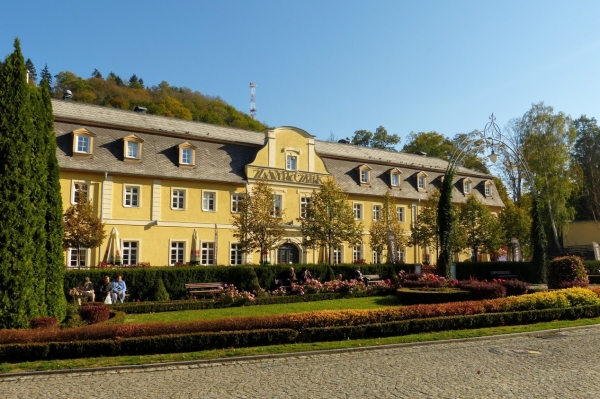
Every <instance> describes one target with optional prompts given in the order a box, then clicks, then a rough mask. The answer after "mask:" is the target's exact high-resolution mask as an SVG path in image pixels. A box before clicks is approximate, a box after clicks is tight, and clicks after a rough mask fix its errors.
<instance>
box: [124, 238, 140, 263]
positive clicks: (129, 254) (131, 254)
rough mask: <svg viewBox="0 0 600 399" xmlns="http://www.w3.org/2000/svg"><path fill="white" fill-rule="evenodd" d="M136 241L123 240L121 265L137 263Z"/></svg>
mask: <svg viewBox="0 0 600 399" xmlns="http://www.w3.org/2000/svg"><path fill="white" fill-rule="evenodd" d="M138 244H139V243H138V242H137V241H123V255H122V256H121V259H122V260H123V265H137V263H138V247H139V245H138Z"/></svg>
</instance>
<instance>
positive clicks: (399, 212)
mask: <svg viewBox="0 0 600 399" xmlns="http://www.w3.org/2000/svg"><path fill="white" fill-rule="evenodd" d="M396 218H397V220H398V222H400V223H404V222H405V221H406V207H404V206H397V207H396Z"/></svg>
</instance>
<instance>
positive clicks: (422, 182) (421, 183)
mask: <svg viewBox="0 0 600 399" xmlns="http://www.w3.org/2000/svg"><path fill="white" fill-rule="evenodd" d="M418 188H419V190H425V189H426V188H427V177H425V176H419V177H418Z"/></svg>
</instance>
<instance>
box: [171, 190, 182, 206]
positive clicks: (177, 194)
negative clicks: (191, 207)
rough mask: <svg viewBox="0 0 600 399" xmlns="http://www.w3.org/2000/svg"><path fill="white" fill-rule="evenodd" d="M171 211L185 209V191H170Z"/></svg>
mask: <svg viewBox="0 0 600 399" xmlns="http://www.w3.org/2000/svg"><path fill="white" fill-rule="evenodd" d="M171 209H177V210H182V209H185V190H182V189H173V190H172V191H171Z"/></svg>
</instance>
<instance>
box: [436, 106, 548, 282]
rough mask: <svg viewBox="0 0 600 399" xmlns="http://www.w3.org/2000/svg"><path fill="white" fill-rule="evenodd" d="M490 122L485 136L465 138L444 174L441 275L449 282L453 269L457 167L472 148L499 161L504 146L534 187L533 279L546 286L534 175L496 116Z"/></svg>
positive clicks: (543, 237)
mask: <svg viewBox="0 0 600 399" xmlns="http://www.w3.org/2000/svg"><path fill="white" fill-rule="evenodd" d="M489 119H490V121H489V122H488V123H487V124H486V125H485V128H484V130H483V132H481V133H480V134H479V137H477V138H471V137H469V138H466V139H465V140H463V141H462V142H461V143H459V145H458V146H457V149H456V150H455V151H454V153H453V154H452V156H451V157H450V160H449V161H448V166H447V167H446V172H445V174H444V180H443V182H442V187H441V190H440V202H439V204H438V215H437V218H438V219H437V220H438V228H439V232H438V234H439V237H440V247H441V250H440V255H439V258H438V269H439V274H441V275H444V276H446V278H450V273H451V266H452V242H451V236H452V231H453V229H454V224H455V221H454V214H453V212H452V189H453V180H454V174H455V172H456V166H457V165H458V164H459V162H460V160H461V159H462V158H463V156H464V155H465V153H466V152H467V151H468V150H470V149H473V148H477V147H482V146H485V147H490V148H491V153H490V155H489V156H488V158H489V159H490V161H492V162H494V163H495V162H496V161H498V154H497V153H496V151H495V149H496V147H497V146H496V144H498V145H501V146H502V149H503V150H505V151H507V152H510V153H512V154H513V155H514V156H515V159H516V160H517V162H518V164H519V166H520V167H521V168H522V170H523V171H524V172H525V174H526V176H527V179H528V180H529V181H530V183H531V197H532V204H531V216H532V221H533V222H532V227H531V241H532V244H533V256H532V260H531V264H532V272H533V273H532V276H531V279H532V280H535V281H534V282H544V281H545V279H546V246H547V245H546V235H545V232H544V228H543V225H542V222H541V219H540V214H539V194H538V193H537V191H536V189H535V181H534V179H533V175H532V173H531V171H530V170H529V167H528V165H527V162H526V161H525V159H524V157H523V155H522V154H521V152H520V150H519V149H518V148H517V147H516V146H515V145H514V143H512V141H511V140H510V139H509V138H508V137H505V136H503V135H502V132H501V131H500V128H499V127H498V125H497V124H496V118H495V117H494V114H492V115H491V116H490V118H489Z"/></svg>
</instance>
